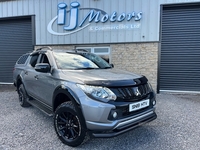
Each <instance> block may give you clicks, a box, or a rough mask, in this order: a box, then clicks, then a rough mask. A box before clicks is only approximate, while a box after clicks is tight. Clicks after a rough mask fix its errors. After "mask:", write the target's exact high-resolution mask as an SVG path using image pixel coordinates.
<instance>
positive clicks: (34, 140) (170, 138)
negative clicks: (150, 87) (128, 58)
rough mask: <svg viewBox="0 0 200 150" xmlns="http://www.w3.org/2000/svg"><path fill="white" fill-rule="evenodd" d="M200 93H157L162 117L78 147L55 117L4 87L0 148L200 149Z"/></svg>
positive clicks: (0, 104) (0, 98)
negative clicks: (61, 132) (65, 139)
mask: <svg viewBox="0 0 200 150" xmlns="http://www.w3.org/2000/svg"><path fill="white" fill-rule="evenodd" d="M199 96H200V95H197V94H170V93H163V94H158V95H157V115H158V118H157V119H156V120H155V121H153V122H151V123H148V124H146V125H143V126H141V127H138V128H136V129H135V130H132V131H130V132H127V133H125V134H122V135H120V136H117V137H114V138H98V139H90V140H89V141H87V142H86V143H84V144H83V145H81V146H79V147H77V148H71V147H68V146H66V145H64V144H62V143H61V142H60V141H59V140H58V138H57V136H56V133H55V132H54V127H53V118H51V117H48V116H46V115H45V114H43V113H42V112H41V111H39V110H38V109H37V108H34V107H29V108H22V107H21V106H20V105H19V103H18V95H17V93H16V92H15V91H14V89H13V88H12V87H10V88H9V89H8V90H5V89H4V88H2V87H0V115H1V116H0V150H44V149H48V150H64V149H65V150H68V149H70V150H71V149H72V150H73V149H79V150H82V149H92V150H109V149H111V150H122V149H123V150H128V149H130V150H133V149H134V150H145V149H148V150H199V149H200V142H199V139H200V126H199V125H200V119H199V117H200V97H199Z"/></svg>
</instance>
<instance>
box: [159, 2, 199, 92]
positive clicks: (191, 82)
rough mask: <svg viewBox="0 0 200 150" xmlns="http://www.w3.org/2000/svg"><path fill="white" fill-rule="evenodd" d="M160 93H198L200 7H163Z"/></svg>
mask: <svg viewBox="0 0 200 150" xmlns="http://www.w3.org/2000/svg"><path fill="white" fill-rule="evenodd" d="M159 85H160V91H164V90H168V91H188V92H191V91H194V92H196V91H197V92H199V91H200V4H192V5H187V6H185V5H184V6H183V5H182V6H181V5H172V6H169V5H168V6H163V9H162V13H161V51H160V77H159Z"/></svg>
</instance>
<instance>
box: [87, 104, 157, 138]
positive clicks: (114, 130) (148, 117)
mask: <svg viewBox="0 0 200 150" xmlns="http://www.w3.org/2000/svg"><path fill="white" fill-rule="evenodd" d="M156 118H157V115H156V113H155V108H153V109H151V110H149V111H146V112H144V113H142V114H139V115H137V116H132V117H129V118H126V119H121V120H117V121H113V122H112V123H110V124H104V123H95V122H89V121H87V125H89V126H90V125H92V126H93V127H94V126H96V128H102V127H103V128H104V129H105V130H102V131H90V134H91V135H92V136H93V137H114V136H117V135H119V134H122V133H125V132H127V131H129V130H132V129H134V128H136V127H138V126H140V125H142V124H145V123H147V122H150V121H152V120H154V119H156ZM106 129H107V130H106ZM108 129H109V130H108Z"/></svg>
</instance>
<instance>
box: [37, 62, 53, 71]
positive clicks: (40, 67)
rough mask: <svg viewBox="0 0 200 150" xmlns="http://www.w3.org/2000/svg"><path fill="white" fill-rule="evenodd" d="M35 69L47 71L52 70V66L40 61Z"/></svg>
mask: <svg viewBox="0 0 200 150" xmlns="http://www.w3.org/2000/svg"><path fill="white" fill-rule="evenodd" d="M35 70H36V71H38V72H43V73H47V72H50V70H51V67H50V65H49V64H48V63H39V64H36V65H35Z"/></svg>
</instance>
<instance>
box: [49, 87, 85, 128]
mask: <svg viewBox="0 0 200 150" xmlns="http://www.w3.org/2000/svg"><path fill="white" fill-rule="evenodd" d="M66 101H72V103H73V104H74V107H75V109H76V110H77V113H78V115H79V116H80V117H81V118H82V119H83V121H84V127H85V128H86V123H85V117H84V115H83V113H82V108H81V103H80V100H79V98H78V97H77V96H76V94H75V93H74V92H73V91H72V90H71V89H70V88H67V87H66V86H62V85H60V86H58V87H57V88H56V90H55V91H54V94H53V99H52V104H53V107H52V108H53V112H55V111H56V108H57V107H58V106H59V105H60V104H62V103H64V102H66Z"/></svg>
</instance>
